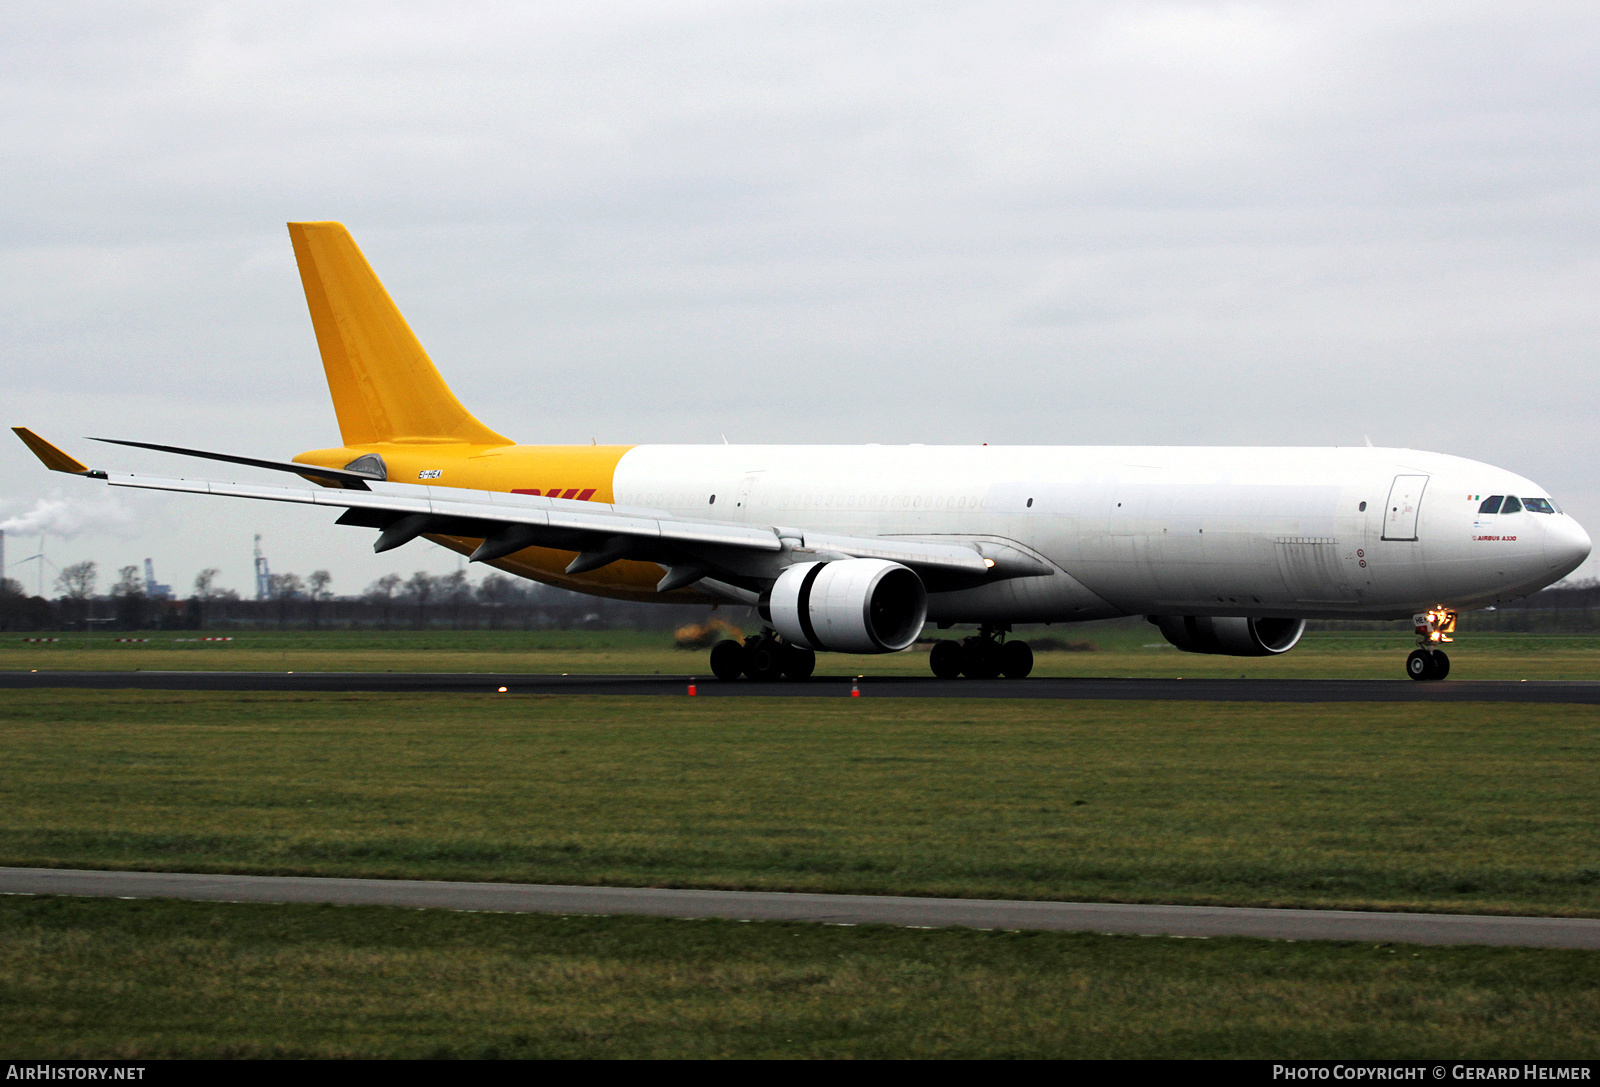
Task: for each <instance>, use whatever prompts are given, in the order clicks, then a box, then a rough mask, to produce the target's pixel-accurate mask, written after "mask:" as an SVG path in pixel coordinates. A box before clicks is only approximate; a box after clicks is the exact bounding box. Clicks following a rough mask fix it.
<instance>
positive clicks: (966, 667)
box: [928, 624, 1033, 679]
mask: <svg viewBox="0 0 1600 1087" xmlns="http://www.w3.org/2000/svg"><path fill="white" fill-rule="evenodd" d="M1005 636H1006V632H1005V628H1003V627H994V626H989V625H987V624H985V625H984V626H981V627H979V628H978V633H977V635H976V636H974V637H971V638H963V639H962V640H961V641H959V642H958V641H955V640H953V639H949V638H947V639H945V640H944V641H939V642H934V643H933V649H932V650H931V651H930V652H929V653H928V667H930V668H932V669H933V674H934V675H936V676H938V677H939V678H940V679H955V678H956V677H957V676H963V675H964V676H967V677H969V678H971V679H994V678H995V677H997V676H1005V677H1006V678H1007V679H1023V678H1025V677H1026V676H1027V675H1028V673H1029V672H1031V671H1033V649H1032V648H1030V647H1029V645H1028V643H1027V642H1023V641H1009V642H1008V641H1006V640H1005Z"/></svg>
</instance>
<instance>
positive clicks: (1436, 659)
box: [1406, 608, 1456, 680]
mask: <svg viewBox="0 0 1600 1087" xmlns="http://www.w3.org/2000/svg"><path fill="white" fill-rule="evenodd" d="M1413 619H1414V622H1415V623H1416V628H1417V646H1418V648H1416V649H1413V650H1412V651H1411V655H1410V656H1409V657H1407V658H1406V675H1408V676H1410V677H1411V678H1412V679H1418V680H1433V679H1443V678H1444V677H1445V676H1448V675H1449V674H1450V657H1449V656H1448V655H1447V654H1446V653H1445V651H1444V650H1443V649H1440V648H1439V647H1440V646H1441V645H1442V644H1444V643H1445V642H1451V641H1454V640H1455V639H1454V638H1452V637H1450V635H1452V634H1454V633H1455V630H1456V613H1455V612H1453V611H1451V610H1450V609H1449V608H1434V609H1433V610H1431V611H1429V612H1427V613H1426V614H1424V615H1418V616H1414V617H1413Z"/></svg>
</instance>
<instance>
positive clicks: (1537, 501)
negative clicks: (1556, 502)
mask: <svg viewBox="0 0 1600 1087" xmlns="http://www.w3.org/2000/svg"><path fill="white" fill-rule="evenodd" d="M1522 508H1523V509H1525V510H1527V511H1528V512H1529V513H1554V512H1555V511H1556V508H1555V507H1554V506H1552V505H1551V504H1550V500H1549V499H1548V498H1524V499H1523V500H1522Z"/></svg>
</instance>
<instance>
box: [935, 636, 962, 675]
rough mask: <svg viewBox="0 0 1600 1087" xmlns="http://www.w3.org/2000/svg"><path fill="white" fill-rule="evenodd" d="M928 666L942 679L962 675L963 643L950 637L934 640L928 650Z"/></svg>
mask: <svg viewBox="0 0 1600 1087" xmlns="http://www.w3.org/2000/svg"><path fill="white" fill-rule="evenodd" d="M928 667H929V668H932V669H933V674H934V675H936V676H938V677H939V678H940V679H955V678H956V677H957V676H959V675H961V643H960V642H955V641H951V640H950V639H948V638H946V639H945V640H944V641H942V642H934V643H933V648H932V649H931V650H929V651H928Z"/></svg>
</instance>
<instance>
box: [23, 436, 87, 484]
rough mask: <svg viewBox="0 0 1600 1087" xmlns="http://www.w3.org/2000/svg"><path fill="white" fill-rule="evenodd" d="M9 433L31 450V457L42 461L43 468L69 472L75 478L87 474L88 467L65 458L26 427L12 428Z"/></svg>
mask: <svg viewBox="0 0 1600 1087" xmlns="http://www.w3.org/2000/svg"><path fill="white" fill-rule="evenodd" d="M11 432H12V433H13V434H15V435H16V436H17V437H19V438H21V439H22V441H23V444H25V445H26V446H27V447H28V448H29V449H31V450H33V455H34V456H36V457H38V458H39V459H40V460H42V461H44V466H45V467H46V468H48V469H50V470H51V471H52V472H71V473H72V474H73V475H75V476H86V475H88V474H89V466H88V465H87V464H82V463H80V462H78V461H77V460H74V459H73V458H72V457H69V456H67V455H66V454H65V453H63V452H62V451H61V450H59V449H57V448H56V447H55V446H53V445H51V444H50V443H49V442H47V441H45V440H44V439H43V438H41V437H39V435H37V434H35V433H34V432H33V431H31V430H29V429H28V428H27V427H25V426H14V427H12V428H11Z"/></svg>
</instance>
